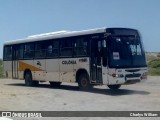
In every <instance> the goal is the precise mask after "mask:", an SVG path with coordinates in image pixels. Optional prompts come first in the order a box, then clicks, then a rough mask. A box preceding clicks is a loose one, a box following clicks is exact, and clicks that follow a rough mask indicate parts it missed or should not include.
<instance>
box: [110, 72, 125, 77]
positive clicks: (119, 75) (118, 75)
mask: <svg viewBox="0 0 160 120" xmlns="http://www.w3.org/2000/svg"><path fill="white" fill-rule="evenodd" d="M112 77H116V78H122V77H124V75H123V74H115V73H113V74H112Z"/></svg>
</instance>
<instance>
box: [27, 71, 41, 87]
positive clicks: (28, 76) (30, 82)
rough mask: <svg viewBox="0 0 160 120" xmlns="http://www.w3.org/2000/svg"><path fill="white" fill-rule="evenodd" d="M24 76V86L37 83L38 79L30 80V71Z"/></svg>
mask: <svg viewBox="0 0 160 120" xmlns="http://www.w3.org/2000/svg"><path fill="white" fill-rule="evenodd" d="M24 78H25V85H26V86H37V85H38V81H33V80H32V74H31V73H30V72H27V73H26V74H25V77H24Z"/></svg>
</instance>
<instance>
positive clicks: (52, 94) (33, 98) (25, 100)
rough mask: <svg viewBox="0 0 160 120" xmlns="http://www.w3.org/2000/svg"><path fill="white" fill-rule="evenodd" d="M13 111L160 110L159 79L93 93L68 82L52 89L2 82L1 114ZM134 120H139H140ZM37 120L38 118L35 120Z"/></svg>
mask: <svg viewBox="0 0 160 120" xmlns="http://www.w3.org/2000/svg"><path fill="white" fill-rule="evenodd" d="M11 110H12V111H155V110H157V111H160V77H151V76H149V77H148V80H147V81H145V82H142V83H138V84H133V85H124V86H122V87H121V88H120V90H119V91H117V92H113V91H111V90H110V89H109V88H107V87H106V86H96V87H94V89H93V90H92V91H90V92H83V91H79V90H78V88H77V84H69V83H63V84H62V86H61V87H60V88H53V87H51V86H50V85H49V83H47V82H46V83H42V84H40V85H39V87H26V86H25V85H24V81H23V80H10V79H1V80H0V111H11ZM41 119H42V118H41ZM44 119H48V118H44ZM52 119H53V118H52ZM59 119H63V118H59ZM65 119H69V120H70V119H73V118H65ZM79 119H80V118H79ZM83 119H87V120H88V119H91V118H83ZM92 119H98V118H92ZM92 119H91V120H92ZM102 119H106V118H102ZM107 119H109V120H110V119H112V118H107ZM117 119H121V118H117ZM124 119H128V118H124ZM134 119H136V120H139V118H134ZM141 119H143V118H141ZM145 119H146V118H145ZM154 119H157V120H158V118H154ZM34 120H39V119H38V118H34Z"/></svg>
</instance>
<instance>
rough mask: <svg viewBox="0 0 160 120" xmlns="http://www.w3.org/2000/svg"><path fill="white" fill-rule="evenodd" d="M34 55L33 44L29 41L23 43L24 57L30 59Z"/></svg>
mask: <svg viewBox="0 0 160 120" xmlns="http://www.w3.org/2000/svg"><path fill="white" fill-rule="evenodd" d="M33 57H34V44H33V43H29V44H25V45H24V58H25V59H32V58H33Z"/></svg>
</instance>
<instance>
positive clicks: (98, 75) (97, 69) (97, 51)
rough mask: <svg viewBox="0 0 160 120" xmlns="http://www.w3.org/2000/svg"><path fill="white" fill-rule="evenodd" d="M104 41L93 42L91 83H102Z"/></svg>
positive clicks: (96, 40) (94, 40)
mask: <svg viewBox="0 0 160 120" xmlns="http://www.w3.org/2000/svg"><path fill="white" fill-rule="evenodd" d="M101 61H102V40H99V39H93V40H91V65H90V66H91V68H90V70H91V80H92V81H91V82H92V83H102V62H101Z"/></svg>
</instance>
